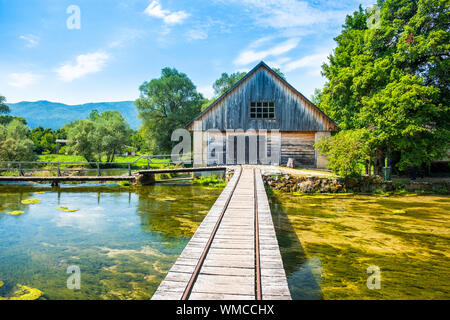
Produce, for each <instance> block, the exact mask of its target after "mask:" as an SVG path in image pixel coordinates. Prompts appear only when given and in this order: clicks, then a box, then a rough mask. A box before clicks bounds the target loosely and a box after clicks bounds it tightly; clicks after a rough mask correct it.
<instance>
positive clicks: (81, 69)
mask: <svg viewBox="0 0 450 320" xmlns="http://www.w3.org/2000/svg"><path fill="white" fill-rule="evenodd" d="M108 59H109V55H108V54H107V53H105V52H101V51H98V52H93V53H88V54H82V55H79V56H78V57H77V59H76V63H75V64H71V63H66V64H64V65H62V66H61V67H59V68H57V69H56V70H55V72H56V73H58V74H59V76H60V78H61V79H62V80H63V81H66V82H70V81H73V80H75V79H78V78H81V77H83V76H85V75H87V74H90V73H96V72H99V71H100V70H101V69H102V68H103V67H104V66H105V64H106V61H107V60H108Z"/></svg>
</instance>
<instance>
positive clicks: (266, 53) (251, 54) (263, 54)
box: [234, 38, 300, 66]
mask: <svg viewBox="0 0 450 320" xmlns="http://www.w3.org/2000/svg"><path fill="white" fill-rule="evenodd" d="M269 40H270V39H269V38H262V39H259V40H256V41H255V42H253V43H252V44H250V45H249V47H248V48H247V49H246V50H244V51H242V52H241V53H240V54H239V56H238V57H237V58H236V59H235V60H234V63H235V64H236V65H241V66H242V65H247V64H250V63H253V62H256V61H260V60H263V59H265V58H267V57H276V56H279V55H282V54H284V53H287V52H289V51H291V50H292V49H294V48H295V47H297V45H298V43H299V42H300V39H298V38H292V39H288V40H286V41H284V42H282V43H279V44H277V45H275V46H273V47H271V48H270V49H260V50H258V48H259V47H262V46H265V45H266V44H267V42H268V41H269Z"/></svg>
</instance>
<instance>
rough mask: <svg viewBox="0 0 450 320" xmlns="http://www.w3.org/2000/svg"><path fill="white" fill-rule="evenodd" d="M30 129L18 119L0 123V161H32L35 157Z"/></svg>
mask: <svg viewBox="0 0 450 320" xmlns="http://www.w3.org/2000/svg"><path fill="white" fill-rule="evenodd" d="M29 133H30V130H29V129H28V127H27V126H26V125H25V124H23V123H22V122H21V121H19V120H12V121H11V122H10V123H9V124H7V125H0V161H33V160H35V159H36V154H35V153H34V144H33V141H32V140H31V139H30V138H29Z"/></svg>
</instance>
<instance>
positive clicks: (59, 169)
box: [56, 162, 61, 177]
mask: <svg viewBox="0 0 450 320" xmlns="http://www.w3.org/2000/svg"><path fill="white" fill-rule="evenodd" d="M56 166H57V172H58V177H61V168H60V166H59V162H58V163H57V164H56Z"/></svg>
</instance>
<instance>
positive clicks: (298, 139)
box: [205, 131, 316, 167]
mask: <svg viewBox="0 0 450 320" xmlns="http://www.w3.org/2000/svg"><path fill="white" fill-rule="evenodd" d="M238 137H242V138H243V139H245V160H244V162H242V163H246V164H249V163H251V162H250V153H251V152H254V153H255V154H257V155H258V158H257V160H258V162H257V163H258V164H262V162H261V158H260V157H259V155H260V147H261V145H260V144H259V143H258V144H257V147H256V149H254V150H250V149H251V147H250V144H249V143H250V139H256V137H255V134H251V133H245V132H242V133H240V132H234V133H231V134H226V133H225V132H220V131H218V132H209V133H208V134H207V144H206V145H207V146H210V147H207V150H205V151H206V153H207V159H205V161H207V160H208V159H213V158H214V154H213V152H212V150H213V149H214V150H215V151H218V152H219V153H222V152H223V154H221V155H220V160H219V161H220V162H219V163H226V164H238V163H239V161H238V158H237V146H238ZM218 138H219V139H221V140H222V145H221V146H219V147H218V148H214V147H211V145H213V144H215V143H216V142H217V141H220V140H216V139H218ZM257 139H262V140H261V142H262V143H264V141H267V144H266V154H267V160H268V161H271V160H272V159H271V157H272V135H271V133H270V132H267V133H265V134H264V133H263V134H257ZM252 141H258V140H252ZM276 141H277V140H276V139H275V140H274V143H276ZM278 141H279V140H278ZM314 142H315V133H314V132H281V156H280V157H279V159H278V160H279V161H280V162H279V163H280V164H282V165H286V163H287V161H288V159H289V158H294V159H295V162H296V164H297V165H299V166H303V167H312V166H314V165H315V162H316V159H315V150H314ZM228 146H233V150H234V151H233V152H231V153H230V155H232V158H233V159H227V152H228V150H227V147H228ZM263 148H264V147H263ZM229 157H230V156H229ZM205 163H206V162H205Z"/></svg>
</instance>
